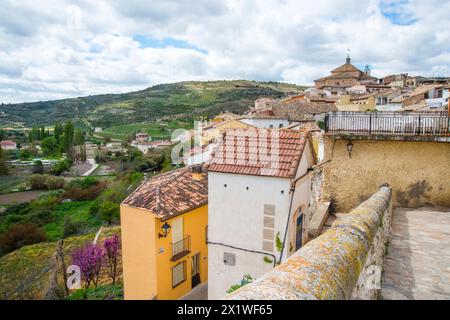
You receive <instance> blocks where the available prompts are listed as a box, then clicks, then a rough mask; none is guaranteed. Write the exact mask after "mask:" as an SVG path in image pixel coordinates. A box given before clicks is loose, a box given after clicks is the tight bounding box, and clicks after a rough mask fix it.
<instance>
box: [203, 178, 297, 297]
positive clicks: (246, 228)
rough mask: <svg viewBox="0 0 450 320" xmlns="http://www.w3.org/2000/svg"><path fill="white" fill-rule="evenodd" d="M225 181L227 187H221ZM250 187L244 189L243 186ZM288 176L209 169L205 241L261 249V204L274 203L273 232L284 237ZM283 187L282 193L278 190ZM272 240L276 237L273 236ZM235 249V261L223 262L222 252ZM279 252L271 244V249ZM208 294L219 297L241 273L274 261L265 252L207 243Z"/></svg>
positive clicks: (261, 269) (257, 270)
mask: <svg viewBox="0 0 450 320" xmlns="http://www.w3.org/2000/svg"><path fill="white" fill-rule="evenodd" d="M224 184H226V185H227V187H224ZM247 186H248V187H249V190H246V187H247ZM289 189H290V182H289V179H281V178H273V177H260V176H250V175H248V176H247V175H238V174H226V173H219V172H209V176H208V197H209V201H208V241H209V242H218V243H223V244H227V245H231V246H235V247H240V248H244V249H249V250H256V251H262V246H263V223H264V204H273V205H275V233H274V234H275V235H276V234H277V232H280V237H281V238H282V237H283V234H284V228H285V224H286V219H287V214H288V208H289V201H290V193H289ZM282 190H283V191H284V193H283V194H282V193H281V191H282ZM274 241H275V239H274ZM224 252H231V253H236V265H235V266H227V265H225V264H224V263H223V253H224ZM271 253H273V254H275V255H276V256H277V258H278V256H279V254H278V252H277V251H276V248H275V245H274V252H271ZM208 254H209V257H208V298H209V299H219V298H222V297H224V296H225V295H226V290H227V289H228V288H229V287H230V286H231V285H233V284H236V283H239V281H240V280H241V279H242V277H243V275H244V274H247V273H248V274H250V275H251V276H252V277H254V278H256V277H259V276H261V275H262V274H264V273H265V272H267V271H268V270H270V269H271V268H272V267H273V265H270V264H268V263H266V262H264V261H263V258H264V255H262V254H257V253H248V252H244V251H240V250H233V249H231V248H227V247H224V246H219V245H214V244H209V245H208Z"/></svg>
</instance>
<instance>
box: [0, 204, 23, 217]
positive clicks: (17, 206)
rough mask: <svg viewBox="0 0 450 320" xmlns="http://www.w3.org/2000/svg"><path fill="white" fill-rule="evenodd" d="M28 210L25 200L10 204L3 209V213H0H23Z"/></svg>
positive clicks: (8, 214) (4, 214) (6, 214)
mask: <svg viewBox="0 0 450 320" xmlns="http://www.w3.org/2000/svg"><path fill="white" fill-rule="evenodd" d="M29 211H30V207H29V204H28V203H26V202H25V203H19V204H15V205H12V206H10V207H9V208H7V209H6V210H5V211H3V213H0V215H3V216H10V215H23V214H27V213H28V212H29Z"/></svg>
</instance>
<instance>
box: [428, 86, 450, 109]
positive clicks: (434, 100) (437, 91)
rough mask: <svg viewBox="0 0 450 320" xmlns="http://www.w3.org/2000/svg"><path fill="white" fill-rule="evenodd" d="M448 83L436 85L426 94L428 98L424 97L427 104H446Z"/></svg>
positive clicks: (448, 89)
mask: <svg viewBox="0 0 450 320" xmlns="http://www.w3.org/2000/svg"><path fill="white" fill-rule="evenodd" d="M449 91H450V84H447V85H442V86H437V87H436V88H434V90H433V91H431V92H430V93H429V95H428V99H425V101H426V103H427V105H428V106H429V107H431V108H440V107H442V106H446V105H448V99H449V96H450V92H449Z"/></svg>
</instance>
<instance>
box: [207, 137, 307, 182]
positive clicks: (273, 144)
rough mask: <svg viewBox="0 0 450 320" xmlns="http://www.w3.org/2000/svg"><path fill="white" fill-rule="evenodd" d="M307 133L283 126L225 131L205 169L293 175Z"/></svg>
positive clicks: (249, 173) (274, 175)
mask: <svg viewBox="0 0 450 320" xmlns="http://www.w3.org/2000/svg"><path fill="white" fill-rule="evenodd" d="M307 134H308V131H297V130H284V129H282V130H270V129H247V130H242V129H240V130H239V129H237V130H236V129H230V130H227V131H226V132H225V135H224V136H223V138H222V140H221V141H219V143H218V147H217V151H216V154H215V156H214V158H213V159H212V162H211V165H210V166H209V168H208V170H209V171H212V172H225V173H236V174H246V175H259V176H273V177H280V178H293V177H294V176H295V174H296V172H297V168H298V165H299V163H300V159H301V157H302V153H303V149H304V147H305V144H306V141H307Z"/></svg>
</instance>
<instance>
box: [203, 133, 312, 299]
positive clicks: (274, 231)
mask: <svg viewBox="0 0 450 320" xmlns="http://www.w3.org/2000/svg"><path fill="white" fill-rule="evenodd" d="M315 163H316V160H315V157H314V153H313V148H312V146H311V145H310V140H309V133H308V132H307V131H297V130H287V129H283V130H267V129H249V130H228V131H227V132H226V134H225V136H224V137H223V140H222V141H221V142H219V144H218V146H217V150H216V153H215V155H214V158H213V159H212V161H211V164H210V166H209V169H208V171H209V172H208V181H209V182H208V183H209V186H208V197H209V207H208V255H209V257H208V298H209V299H219V298H222V297H224V296H225V295H226V291H227V290H228V289H229V288H230V287H231V286H232V285H234V284H237V283H240V281H241V279H242V278H243V276H244V275H246V274H249V275H250V276H252V277H253V278H257V277H259V276H261V275H262V274H264V273H265V272H267V271H269V270H270V269H272V268H273V267H274V265H275V264H276V263H277V262H278V261H279V260H284V259H286V257H288V256H289V255H291V254H292V253H294V252H295V251H296V250H298V249H299V248H300V247H301V245H302V243H303V241H305V240H306V236H307V235H306V232H305V231H304V230H305V228H307V221H308V220H309V218H305V216H306V215H307V214H308V211H307V210H308V205H309V202H310V197H311V195H310V189H311V187H310V175H309V170H308V169H309V168H311V167H312V166H313V165H314V164H315ZM286 231H287V232H286ZM277 243H278V244H279V245H277Z"/></svg>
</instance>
